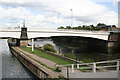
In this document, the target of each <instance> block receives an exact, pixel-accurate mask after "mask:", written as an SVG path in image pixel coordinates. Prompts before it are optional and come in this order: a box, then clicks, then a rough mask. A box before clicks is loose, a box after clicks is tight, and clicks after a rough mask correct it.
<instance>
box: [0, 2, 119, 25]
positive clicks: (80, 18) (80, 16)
mask: <svg viewBox="0 0 120 80" xmlns="http://www.w3.org/2000/svg"><path fill="white" fill-rule="evenodd" d="M1 4H2V7H0V12H3V13H2V14H1V15H0V20H1V21H2V20H3V19H9V20H14V19H25V20H26V21H27V23H28V24H27V25H28V26H31V27H33V26H34V27H37V26H41V27H42V26H50V27H53V26H56V27H57V23H58V13H60V14H61V15H60V16H59V17H60V20H59V22H60V25H65V26H67V25H70V22H71V21H70V17H71V12H70V9H73V17H74V21H73V25H74V26H78V25H83V24H87V25H89V24H97V23H98V22H102V23H106V24H115V25H118V21H117V13H115V12H114V11H111V10H109V9H108V8H107V7H105V6H103V5H100V4H97V3H95V2H93V1H92V0H1ZM3 6H5V7H3ZM34 11H36V12H37V14H36V13H35V12H34Z"/></svg>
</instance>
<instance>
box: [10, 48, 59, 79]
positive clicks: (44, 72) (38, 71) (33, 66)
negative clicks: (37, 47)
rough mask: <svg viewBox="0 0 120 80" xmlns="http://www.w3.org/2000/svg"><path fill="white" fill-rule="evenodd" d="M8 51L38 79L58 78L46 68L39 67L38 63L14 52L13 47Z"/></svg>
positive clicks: (18, 52)
mask: <svg viewBox="0 0 120 80" xmlns="http://www.w3.org/2000/svg"><path fill="white" fill-rule="evenodd" d="M10 50H11V52H12V54H13V55H15V56H16V57H17V58H18V60H19V61H20V62H21V63H22V64H23V65H24V66H25V67H27V68H28V69H29V70H30V71H31V72H32V73H34V74H35V75H36V76H37V77H38V78H40V79H44V80H47V79H50V78H59V77H58V76H59V75H58V74H56V73H55V72H53V71H52V70H49V69H48V68H46V67H44V66H42V65H40V64H39V63H38V62H36V61H34V60H33V59H31V58H29V57H28V56H26V55H25V54H24V53H21V52H20V51H18V50H16V49H15V47H10Z"/></svg>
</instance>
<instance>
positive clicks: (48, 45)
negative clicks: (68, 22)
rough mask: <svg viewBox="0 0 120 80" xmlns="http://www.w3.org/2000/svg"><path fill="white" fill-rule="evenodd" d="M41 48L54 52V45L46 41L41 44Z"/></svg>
mask: <svg viewBox="0 0 120 80" xmlns="http://www.w3.org/2000/svg"><path fill="white" fill-rule="evenodd" d="M43 49H44V50H46V51H50V52H56V50H55V48H54V46H53V45H51V44H48V43H47V44H45V45H44V46H43Z"/></svg>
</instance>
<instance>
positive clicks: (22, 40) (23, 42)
mask: <svg viewBox="0 0 120 80" xmlns="http://www.w3.org/2000/svg"><path fill="white" fill-rule="evenodd" d="M20 46H28V36H27V28H26V27H21V36H20Z"/></svg>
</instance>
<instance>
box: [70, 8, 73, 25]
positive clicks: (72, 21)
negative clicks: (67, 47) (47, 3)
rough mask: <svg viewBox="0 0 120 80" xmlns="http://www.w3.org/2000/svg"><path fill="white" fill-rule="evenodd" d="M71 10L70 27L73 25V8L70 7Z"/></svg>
mask: <svg viewBox="0 0 120 80" xmlns="http://www.w3.org/2000/svg"><path fill="white" fill-rule="evenodd" d="M70 11H71V27H72V26H73V9H70Z"/></svg>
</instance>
